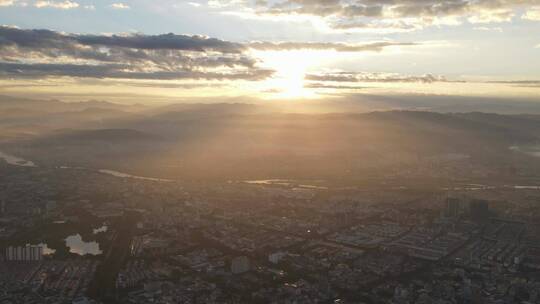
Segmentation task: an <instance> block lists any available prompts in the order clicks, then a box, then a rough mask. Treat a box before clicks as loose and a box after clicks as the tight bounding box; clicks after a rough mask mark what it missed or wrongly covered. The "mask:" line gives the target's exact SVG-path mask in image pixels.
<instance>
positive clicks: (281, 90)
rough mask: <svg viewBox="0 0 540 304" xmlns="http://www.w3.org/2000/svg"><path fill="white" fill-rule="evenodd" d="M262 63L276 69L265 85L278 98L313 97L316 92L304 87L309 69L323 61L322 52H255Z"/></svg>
mask: <svg viewBox="0 0 540 304" xmlns="http://www.w3.org/2000/svg"><path fill="white" fill-rule="evenodd" d="M255 53H256V54H255V55H256V56H257V57H258V58H260V59H261V62H262V64H263V65H264V66H265V67H266V68H269V69H272V70H274V71H275V74H274V76H273V77H272V78H270V79H268V80H266V81H265V83H264V86H265V87H266V88H268V89H269V90H271V91H272V95H273V97H276V98H311V97H315V96H316V94H315V92H313V91H312V90H310V89H308V88H305V87H304V77H305V75H306V73H307V72H308V71H309V69H311V68H314V67H316V65H317V63H318V62H321V61H322V58H321V57H322V54H321V52H317V51H311V50H294V51H261V52H259V51H258V52H255Z"/></svg>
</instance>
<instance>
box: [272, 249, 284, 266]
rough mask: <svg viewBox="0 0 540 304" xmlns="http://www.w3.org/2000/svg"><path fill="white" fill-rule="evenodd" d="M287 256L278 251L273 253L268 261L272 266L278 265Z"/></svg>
mask: <svg viewBox="0 0 540 304" xmlns="http://www.w3.org/2000/svg"><path fill="white" fill-rule="evenodd" d="M285 256H287V253H286V252H282V251H278V252H273V253H270V254H269V255H268V261H269V262H270V263H272V264H277V263H279V261H281V259H283V258H284V257H285Z"/></svg>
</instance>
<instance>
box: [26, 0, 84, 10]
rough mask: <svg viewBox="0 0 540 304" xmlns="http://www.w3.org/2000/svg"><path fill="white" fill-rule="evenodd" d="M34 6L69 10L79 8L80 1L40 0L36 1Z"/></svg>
mask: <svg viewBox="0 0 540 304" xmlns="http://www.w3.org/2000/svg"><path fill="white" fill-rule="evenodd" d="M34 6H35V7H37V8H45V7H50V8H57V9H63V10H68V9H73V8H78V7H79V3H77V2H73V1H70V0H66V1H46V0H39V1H36V2H35V3H34Z"/></svg>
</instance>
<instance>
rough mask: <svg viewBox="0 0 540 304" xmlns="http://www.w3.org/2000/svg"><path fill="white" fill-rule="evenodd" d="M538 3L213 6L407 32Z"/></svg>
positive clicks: (357, 1) (350, 0)
mask: <svg viewBox="0 0 540 304" xmlns="http://www.w3.org/2000/svg"><path fill="white" fill-rule="evenodd" d="M538 4H539V1H538V0H445V1H441V0H277V1H276V0H257V1H231V0H221V1H219V0H214V1H212V5H210V6H211V7H213V8H215V9H220V10H223V11H225V12H229V13H230V12H235V11H236V12H238V13H241V14H244V15H245V14H253V15H255V16H311V17H316V18H319V19H320V21H322V22H323V23H325V24H326V25H327V26H328V27H329V28H331V29H334V30H342V31H343V30H346V31H350V30H395V31H405V30H415V29H421V28H424V27H426V26H431V25H441V24H447V25H457V24H461V23H463V22H470V23H500V22H508V21H510V20H511V19H512V17H513V16H514V15H515V14H516V12H518V11H520V10H521V9H524V8H528V7H530V6H531V5H538ZM529 15H530V16H532V17H531V18H535V17H534V16H535V15H534V14H529Z"/></svg>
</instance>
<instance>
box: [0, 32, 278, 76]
mask: <svg viewBox="0 0 540 304" xmlns="http://www.w3.org/2000/svg"><path fill="white" fill-rule="evenodd" d="M245 50H246V47H245V46H244V45H242V44H239V43H233V42H228V41H224V40H219V39H215V38H207V37H202V36H187V35H174V34H166V35H155V36H148V35H130V36H118V35H114V36H105V35H102V36H98V35H76V34H64V33H59V32H54V31H50V30H23V29H18V28H11V27H0V64H1V67H2V70H1V71H0V74H1V75H2V77H4V78H9V77H11V78H43V77H48V76H56V77H58V76H70V77H88V78H133V79H169V80H174V79H186V78H191V79H244V80H260V79H262V78H265V77H269V76H270V75H271V71H268V70H266V69H260V68H258V67H257V60H256V59H254V58H252V57H250V56H249V55H247V54H245Z"/></svg>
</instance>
